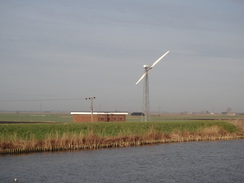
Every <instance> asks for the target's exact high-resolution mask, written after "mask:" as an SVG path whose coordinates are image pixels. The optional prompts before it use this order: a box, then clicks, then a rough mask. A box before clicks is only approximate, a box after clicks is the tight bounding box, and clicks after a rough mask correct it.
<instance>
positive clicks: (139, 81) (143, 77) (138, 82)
mask: <svg viewBox="0 0 244 183" xmlns="http://www.w3.org/2000/svg"><path fill="white" fill-rule="evenodd" d="M146 75H147V73H146V72H145V73H144V74H143V75H142V77H141V78H140V79H139V80H138V81H137V82H136V85H137V84H138V83H139V82H140V81H141V80H142V79H143V78H144V77H145V76H146Z"/></svg>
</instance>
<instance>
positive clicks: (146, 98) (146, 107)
mask: <svg viewBox="0 0 244 183" xmlns="http://www.w3.org/2000/svg"><path fill="white" fill-rule="evenodd" d="M168 53H169V51H167V52H166V53H165V54H163V55H162V56H161V57H159V59H158V60H156V61H155V62H154V63H153V64H152V65H151V66H148V65H143V67H144V70H145V72H144V74H143V75H142V76H141V78H140V79H139V80H138V81H137V82H136V84H138V83H139V82H140V81H141V80H142V79H143V78H144V86H143V112H144V121H145V122H147V121H148V118H149V114H150V101H149V80H148V73H149V71H150V70H151V69H152V68H153V67H154V66H155V65H156V64H157V63H158V62H159V61H160V60H162V58H163V57H165V56H166V55H167V54H168Z"/></svg>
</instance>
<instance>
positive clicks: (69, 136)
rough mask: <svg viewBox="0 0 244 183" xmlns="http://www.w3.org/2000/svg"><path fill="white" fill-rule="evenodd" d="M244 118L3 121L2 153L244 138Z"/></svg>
mask: <svg viewBox="0 0 244 183" xmlns="http://www.w3.org/2000/svg"><path fill="white" fill-rule="evenodd" d="M243 137H244V130H243V121H240V120H236V121H234V122H233V123H230V122H227V121H218V120H190V121H187V120H176V121H174V120H169V121H168V122H167V121H163V122H122V123H106V122H104V123H70V122H69V123H41V124H16V123H15V124H0V153H1V154H6V153H24V152H43V151H59V150H76V149H98V148H108V147H127V146H136V145H143V144H155V143H170V142H187V141H202V140H221V139H235V138H243Z"/></svg>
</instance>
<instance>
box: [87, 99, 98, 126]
mask: <svg viewBox="0 0 244 183" xmlns="http://www.w3.org/2000/svg"><path fill="white" fill-rule="evenodd" d="M95 98H96V97H89V98H86V100H90V101H91V106H90V109H91V122H93V100H94V99H95Z"/></svg>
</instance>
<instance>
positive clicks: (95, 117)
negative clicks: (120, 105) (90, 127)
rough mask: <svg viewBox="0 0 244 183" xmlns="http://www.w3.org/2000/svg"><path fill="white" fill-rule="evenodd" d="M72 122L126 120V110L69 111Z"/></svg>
mask: <svg viewBox="0 0 244 183" xmlns="http://www.w3.org/2000/svg"><path fill="white" fill-rule="evenodd" d="M71 114H72V115H73V122H75V123H79V122H116V121H120V122H121V121H126V115H128V113H127V112H93V113H91V112H71Z"/></svg>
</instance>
